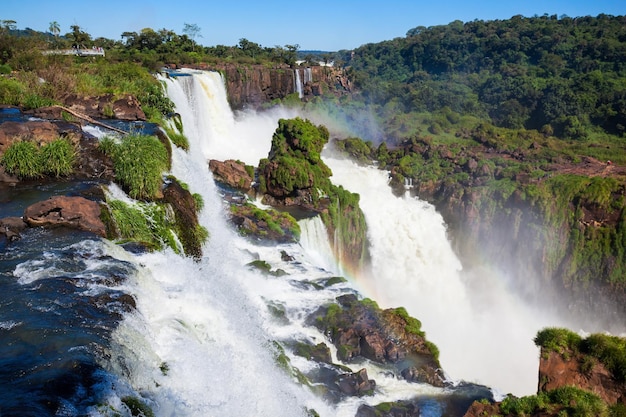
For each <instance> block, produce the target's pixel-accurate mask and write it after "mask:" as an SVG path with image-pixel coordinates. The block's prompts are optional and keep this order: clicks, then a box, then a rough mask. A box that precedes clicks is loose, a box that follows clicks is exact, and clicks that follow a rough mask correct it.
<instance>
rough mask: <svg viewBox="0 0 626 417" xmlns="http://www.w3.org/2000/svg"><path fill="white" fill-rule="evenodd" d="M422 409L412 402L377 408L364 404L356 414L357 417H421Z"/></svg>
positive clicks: (380, 405) (395, 403)
mask: <svg viewBox="0 0 626 417" xmlns="http://www.w3.org/2000/svg"><path fill="white" fill-rule="evenodd" d="M421 415H422V413H421V410H420V408H419V407H418V406H417V405H416V404H414V403H412V402H410V401H396V402H394V403H384V404H379V405H378V406H376V407H372V406H370V405H366V404H363V405H361V406H360V407H359V409H358V410H357V412H356V417H420V416H421Z"/></svg>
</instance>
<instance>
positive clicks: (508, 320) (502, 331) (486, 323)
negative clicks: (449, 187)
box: [325, 158, 560, 395]
mask: <svg viewBox="0 0 626 417" xmlns="http://www.w3.org/2000/svg"><path fill="white" fill-rule="evenodd" d="M325 162H326V163H327V165H328V166H329V167H330V168H331V169H332V171H333V177H332V180H333V182H335V183H338V184H340V185H342V186H343V187H344V188H346V189H348V190H351V191H353V192H356V193H359V194H360V196H361V200H360V206H361V208H362V210H363V212H364V213H365V217H366V221H367V225H368V236H369V239H370V253H371V257H372V261H371V264H372V266H371V271H370V273H369V274H365V276H363V277H361V279H360V281H359V283H360V285H361V287H362V288H363V291H364V293H365V294H367V295H368V296H370V297H372V298H374V299H375V300H377V301H378V302H379V303H380V304H381V306H384V307H395V306H399V305H401V306H404V307H405V308H406V309H407V311H408V312H409V313H410V314H411V315H413V316H414V317H418V318H419V319H420V320H421V321H422V323H423V327H424V330H425V331H426V333H427V336H428V338H429V339H430V340H432V341H433V342H434V343H435V344H437V345H438V346H439V349H440V351H441V354H440V358H441V363H442V366H443V367H444V369H445V370H446V371H447V372H448V376H449V377H450V378H452V379H463V380H466V381H475V382H479V383H482V384H486V385H488V386H490V387H492V388H493V389H495V390H497V391H498V392H500V393H503V394H504V393H508V392H512V393H515V394H516V395H522V394H523V395H530V394H534V393H535V392H536V390H537V369H538V355H539V351H538V349H537V348H536V347H535V345H534V343H533V338H534V336H535V334H536V332H537V331H538V330H539V329H541V328H542V327H545V326H548V325H550V326H554V325H558V324H559V323H560V321H559V320H558V319H557V318H555V317H550V316H547V315H546V314H545V313H543V312H537V311H534V310H532V309H531V308H529V307H528V306H526V305H525V304H524V303H523V302H522V301H521V300H520V299H518V298H516V297H515V296H514V295H513V294H511V292H510V291H509V290H508V289H507V288H506V286H505V285H503V284H502V282H500V281H499V280H498V277H495V276H491V277H489V276H488V275H486V274H485V275H483V276H481V277H480V280H483V282H484V281H485V280H489V281H488V284H484V285H483V286H482V287H481V289H480V290H479V291H474V290H473V289H472V285H471V284H472V280H473V279H474V278H473V277H471V276H469V275H467V274H464V273H463V270H462V265H461V263H460V262H459V260H458V259H457V257H456V255H455V254H454V252H453V251H452V248H451V246H450V243H449V242H448V239H447V234H446V227H445V224H444V222H443V219H442V218H441V215H439V214H438V213H437V212H436V211H435V209H434V207H433V206H432V205H430V204H428V203H426V202H423V201H420V200H419V199H416V198H412V197H409V196H408V188H409V185H407V194H406V195H405V196H404V197H403V198H397V197H395V196H394V195H393V194H392V192H391V189H390V187H389V186H388V184H387V183H388V180H389V178H388V177H389V174H388V173H387V172H385V171H381V170H378V169H376V168H373V167H369V168H367V167H361V166H358V165H357V164H355V163H353V162H351V161H348V160H344V159H336V158H326V159H325ZM381 202H384V204H381Z"/></svg>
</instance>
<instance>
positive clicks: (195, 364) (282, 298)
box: [117, 73, 445, 417]
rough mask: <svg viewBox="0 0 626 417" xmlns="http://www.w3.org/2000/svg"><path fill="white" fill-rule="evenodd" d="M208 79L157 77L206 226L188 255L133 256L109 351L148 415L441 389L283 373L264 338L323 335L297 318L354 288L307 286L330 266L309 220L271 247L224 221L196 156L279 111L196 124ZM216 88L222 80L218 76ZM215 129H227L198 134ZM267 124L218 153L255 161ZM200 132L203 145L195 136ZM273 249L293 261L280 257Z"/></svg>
mask: <svg viewBox="0 0 626 417" xmlns="http://www.w3.org/2000/svg"><path fill="white" fill-rule="evenodd" d="M207 77H208V78H214V77H218V78H219V76H218V75H217V74H210V73H197V74H194V75H193V77H180V78H178V79H163V82H164V83H165V84H166V87H167V92H168V95H169V96H170V98H171V99H172V100H173V101H174V102H175V104H176V108H177V110H178V112H179V113H180V114H181V116H182V120H183V125H184V129H185V134H186V135H187V137H188V138H189V139H190V151H189V152H188V153H185V152H182V151H181V150H179V149H175V150H174V155H173V168H172V169H173V174H174V175H175V176H176V177H177V178H180V179H181V180H182V181H184V182H186V183H188V185H189V187H190V190H192V192H199V191H200V192H201V193H202V195H203V197H204V199H205V202H206V208H205V209H204V210H203V211H202V215H201V222H202V224H205V225H208V227H209V231H210V233H211V237H210V240H209V243H208V244H207V245H206V247H205V248H204V253H205V257H204V258H203V259H202V260H201V261H200V262H199V263H194V262H191V261H190V260H188V259H185V258H181V257H179V256H176V255H174V254H173V253H165V254H145V255H141V256H139V259H138V261H139V263H140V264H141V265H143V268H142V269H141V271H142V273H141V274H139V275H138V276H137V279H136V283H134V285H132V287H131V288H130V291H131V292H132V293H134V294H135V295H136V298H137V311H138V313H137V314H135V315H132V316H130V317H128V318H127V319H126V320H125V321H124V325H123V326H120V329H119V330H118V332H117V339H118V340H119V345H120V349H122V350H123V352H122V353H121V354H120V356H123V357H128V358H131V359H129V360H127V361H126V363H124V365H123V367H124V368H125V369H129V370H130V372H127V373H129V374H130V375H131V376H132V378H131V379H132V385H133V387H135V389H136V390H138V391H140V392H145V393H146V397H148V398H151V399H152V400H153V403H154V406H155V409H156V411H157V415H159V416H169V415H172V416H173V415H177V416H178V415H220V416H221V415H229V416H232V415H255V416H259V415H272V416H274V415H278V416H281V415H293V416H295V415H301V414H302V412H303V409H304V408H313V409H315V411H316V412H317V413H319V415H321V416H324V417H331V416H333V417H352V416H354V415H355V413H356V410H357V408H358V407H359V405H361V404H370V405H376V404H378V403H381V402H385V401H396V400H399V399H409V398H414V397H415V396H416V395H427V396H439V395H443V394H445V391H444V390H441V389H439V388H434V387H432V386H429V385H425V384H412V383H407V382H405V381H403V380H399V379H398V378H396V377H394V376H393V375H390V374H389V372H388V371H387V370H385V369H381V368H378V367H376V366H375V365H373V364H359V365H358V366H359V368H360V367H363V366H365V367H366V368H367V369H368V373H369V375H370V377H372V378H374V379H376V382H377V387H378V388H377V390H376V391H377V392H376V395H374V396H368V397H352V398H347V399H346V400H343V401H341V402H340V403H339V404H336V405H332V406H330V405H328V404H326V403H323V402H322V401H321V400H320V399H319V398H317V397H314V396H313V395H312V394H311V392H310V391H309V390H308V389H306V388H304V387H299V386H296V385H295V384H293V383H292V382H290V381H289V380H288V378H287V377H286V376H285V375H284V374H283V373H282V372H280V371H279V370H278V369H277V368H276V366H275V365H274V363H273V361H272V358H271V354H270V351H271V349H270V345H271V344H270V343H268V341H271V340H281V341H292V342H293V341H308V342H309V343H313V344H317V343H320V342H322V341H323V342H326V343H327V344H328V345H331V344H330V343H329V341H328V340H327V337H326V336H325V335H323V334H321V333H320V332H319V331H318V330H317V329H315V328H312V327H311V326H310V325H307V324H306V323H305V321H306V318H307V317H308V316H309V315H310V314H311V313H312V312H314V311H316V310H317V308H318V307H319V306H321V305H324V304H327V303H330V302H332V301H334V300H335V297H337V296H338V295H341V294H342V293H353V292H355V290H354V287H353V285H352V284H350V283H341V284H335V285H333V286H331V287H329V288H325V289H320V288H319V287H315V288H311V286H310V285H309V284H308V283H310V282H315V281H316V280H322V282H323V280H324V279H327V278H330V277H333V276H335V275H337V272H338V271H339V272H340V270H339V268H338V266H337V265H336V264H333V261H332V259H331V258H330V256H329V253H330V249H329V244H328V241H327V239H326V238H325V237H326V236H327V234H326V231H325V230H324V228H323V225H322V224H321V222H320V220H319V218H314V219H309V220H303V221H301V222H300V225H301V226H302V230H303V235H304V236H303V240H302V243H301V245H298V244H289V245H281V246H279V247H268V246H255V245H254V244H252V243H251V242H248V241H245V240H243V239H242V238H239V237H238V236H235V235H234V234H233V232H232V231H231V230H230V229H229V227H228V226H227V225H226V223H225V221H224V218H223V216H224V214H223V207H222V204H221V202H220V201H219V198H218V197H217V195H216V190H215V189H216V187H215V185H214V183H213V181H212V178H211V176H210V174H209V173H208V170H207V162H206V160H207V159H208V158H212V157H214V155H213V154H212V153H211V150H213V149H218V150H219V149H223V148H226V147H229V141H231V140H232V139H233V137H232V136H231V135H232V134H231V133H228V132H229V131H230V132H232V131H236V130H237V129H238V128H239V126H238V125H239V124H242V125H244V126H245V125H249V126H257V125H259V124H260V125H263V124H264V123H266V122H267V120H268V119H273V129H275V128H276V127H277V126H278V119H279V118H280V117H285V115H286V113H284V111H277V112H274V113H270V114H266V115H263V116H260V115H255V114H251V113H248V114H242V115H240V116H241V117H240V118H236V120H235V122H234V124H233V125H231V126H230V127H228V128H227V129H221V128H220V129H219V130H216V129H214V130H211V129H207V128H206V127H205V126H204V124H205V123H208V122H207V121H206V119H209V120H211V122H210V123H218V124H219V123H221V122H220V120H219V119H217V120H215V119H212V116H211V115H210V111H211V110H210V109H211V108H212V106H207V105H206V102H205V100H213V99H214V97H215V92H209V91H206V90H205V89H204V87H203V86H204V85H205V84H206V83H202V82H200V81H201V80H203V79H205V78H207ZM218 87H219V88H221V89H223V88H224V86H223V84H221V85H219V86H218ZM202 95H207V97H201V96H202ZM217 114H222V113H221V112H217ZM287 117H288V114H287ZM225 120H226V121H227V122H228V121H229V120H230V118H228V117H227V118H226V119H225ZM259 121H260V122H259ZM214 131H220V132H226V133H224V134H222V135H216V136H211V135H212V133H207V132H214ZM272 133H273V130H272V131H270V132H264V131H263V129H257V134H256V135H254V140H252V141H249V142H248V143H247V145H246V148H247V149H245V150H243V152H238V151H242V150H241V149H239V148H236V147H235V148H232V147H229V148H230V149H233V153H234V154H233V155H226V158H234V159H244V154H245V157H246V158H247V162H248V163H256V162H258V159H260V158H262V157H265V156H266V155H267V153H268V151H269V149H270V140H271V135H272ZM205 141H209V142H211V143H210V144H208V145H207V144H203V142H205ZM222 157H223V156H222ZM255 161H256V162H255ZM282 252H287V253H289V254H290V255H292V256H293V257H294V258H295V261H294V262H286V261H284V260H283V259H282ZM255 258H259V259H263V260H265V261H267V262H269V263H270V264H271V265H272V266H273V267H277V266H279V267H280V268H281V269H283V270H284V271H286V272H287V273H288V274H289V275H287V276H286V277H285V278H284V279H278V278H276V277H270V278H268V277H265V276H262V275H261V274H258V273H252V272H250V271H248V269H247V268H245V267H244V265H245V264H246V263H247V262H249V261H250V260H252V259H255ZM320 267H321V268H320ZM267 305H273V306H279V307H281V308H282V309H283V310H284V314H285V317H286V318H288V324H285V323H280V325H277V324H276V323H275V322H274V321H273V319H272V317H271V315H270V314H269V313H268V308H267ZM331 350H332V351H333V357H334V360H333V362H335V363H339V361H338V360H337V358H336V352H335V350H334V348H332V349H331ZM290 360H291V363H292V364H293V365H294V366H296V367H298V368H299V369H300V370H301V371H303V372H307V371H308V370H311V368H312V367H315V366H317V365H315V364H314V363H312V362H310V361H306V360H305V359H303V358H300V357H298V356H294V355H292V354H290ZM250 375H254V377H253V378H252V377H250ZM437 410H440V406H437V405H436V404H434V411H430V412H428V411H424V413H426V414H424V415H425V416H431V415H432V416H437V415H440V411H439V412H438V411H437Z"/></svg>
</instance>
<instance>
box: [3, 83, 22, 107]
mask: <svg viewBox="0 0 626 417" xmlns="http://www.w3.org/2000/svg"><path fill="white" fill-rule="evenodd" d="M24 91H25V87H24V85H23V84H22V83H20V82H19V81H17V80H14V79H11V78H4V77H0V103H3V104H9V105H12V106H19V105H20V104H21V100H22V97H23V95H24Z"/></svg>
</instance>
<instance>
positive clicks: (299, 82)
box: [294, 68, 304, 98]
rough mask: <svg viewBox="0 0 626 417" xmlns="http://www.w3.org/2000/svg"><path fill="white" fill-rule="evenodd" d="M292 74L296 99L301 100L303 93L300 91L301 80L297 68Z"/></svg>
mask: <svg viewBox="0 0 626 417" xmlns="http://www.w3.org/2000/svg"><path fill="white" fill-rule="evenodd" d="M294 72H295V73H296V85H295V90H296V92H297V93H298V97H300V98H302V97H304V92H303V90H302V80H301V78H300V70H299V69H298V68H296V69H295V70H294Z"/></svg>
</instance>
